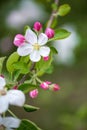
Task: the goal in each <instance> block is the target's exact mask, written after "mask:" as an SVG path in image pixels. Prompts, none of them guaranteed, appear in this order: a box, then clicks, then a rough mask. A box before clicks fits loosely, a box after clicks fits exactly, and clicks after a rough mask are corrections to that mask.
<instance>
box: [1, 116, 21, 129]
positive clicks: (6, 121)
mask: <svg viewBox="0 0 87 130" xmlns="http://www.w3.org/2000/svg"><path fill="white" fill-rule="evenodd" d="M20 122H21V121H20V120H19V119H17V118H13V117H5V118H3V125H4V126H5V127H7V128H18V127H19V125H20Z"/></svg>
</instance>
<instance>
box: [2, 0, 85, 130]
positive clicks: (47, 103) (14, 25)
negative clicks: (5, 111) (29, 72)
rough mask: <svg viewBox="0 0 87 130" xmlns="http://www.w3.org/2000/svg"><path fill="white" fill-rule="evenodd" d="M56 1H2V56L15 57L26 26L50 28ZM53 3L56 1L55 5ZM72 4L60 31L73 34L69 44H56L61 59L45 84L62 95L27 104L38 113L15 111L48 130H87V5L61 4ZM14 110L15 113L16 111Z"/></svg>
mask: <svg viewBox="0 0 87 130" xmlns="http://www.w3.org/2000/svg"><path fill="white" fill-rule="evenodd" d="M50 1H52V0H7V1H6V0H0V56H5V55H7V56H8V55H9V54H11V53H12V52H13V51H15V50H16V48H15V47H14V46H13V38H14V36H15V34H17V33H23V30H24V26H25V25H29V26H33V23H34V22H35V21H40V22H42V24H46V22H47V20H48V19H49V16H50V13H51V10H52V8H51V3H50ZM52 2H53V1H52ZM64 3H68V4H70V5H71V8H72V10H71V12H70V13H69V14H68V15H67V16H65V17H59V18H58V23H59V24H58V28H59V27H63V28H66V29H68V30H69V31H71V32H72V34H71V36H70V37H69V38H67V39H66V40H61V41H56V42H54V43H52V44H53V45H54V46H56V47H57V49H58V52H59V55H58V56H57V55H56V56H55V57H54V68H55V69H54V72H53V74H52V75H45V76H43V77H42V79H43V80H50V81H52V82H54V83H58V84H59V85H60V87H61V90H60V91H59V92H48V91H44V90H41V89H40V91H39V96H38V98H37V99H34V100H32V99H30V98H29V96H27V102H28V103H29V104H32V105H36V106H38V107H40V110H39V111H37V112H34V113H26V112H24V111H23V110H22V109H19V108H17V109H15V110H14V111H15V113H16V114H17V115H18V116H19V117H20V118H28V119H30V120H32V121H34V122H35V123H37V124H38V125H39V126H40V127H41V128H42V129H44V130H87V1H86V0H79V1H78V0H60V5H61V4H64ZM11 109H14V107H12V108H11Z"/></svg>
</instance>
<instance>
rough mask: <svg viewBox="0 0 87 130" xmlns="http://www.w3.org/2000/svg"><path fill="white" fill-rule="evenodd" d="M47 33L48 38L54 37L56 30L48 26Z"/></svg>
mask: <svg viewBox="0 0 87 130" xmlns="http://www.w3.org/2000/svg"><path fill="white" fill-rule="evenodd" d="M45 34H46V35H47V37H48V38H53V37H54V34H55V32H54V30H53V29H51V28H47V29H46V31H45Z"/></svg>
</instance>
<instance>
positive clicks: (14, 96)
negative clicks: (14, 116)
mask: <svg viewBox="0 0 87 130" xmlns="http://www.w3.org/2000/svg"><path fill="white" fill-rule="evenodd" d="M5 85H6V81H5V78H3V77H1V76H0V114H1V113H3V112H5V111H6V110H8V107H9V105H10V104H11V105H16V106H23V105H24V102H25V95H24V94H23V92H22V91H20V90H8V91H7V90H6V88H5Z"/></svg>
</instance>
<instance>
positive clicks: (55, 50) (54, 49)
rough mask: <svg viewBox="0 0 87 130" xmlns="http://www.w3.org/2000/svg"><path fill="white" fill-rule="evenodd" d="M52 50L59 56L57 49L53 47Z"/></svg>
mask: <svg viewBox="0 0 87 130" xmlns="http://www.w3.org/2000/svg"><path fill="white" fill-rule="evenodd" d="M50 49H51V52H52V53H53V54H58V51H57V49H56V48H55V47H53V46H51V47H50Z"/></svg>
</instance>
